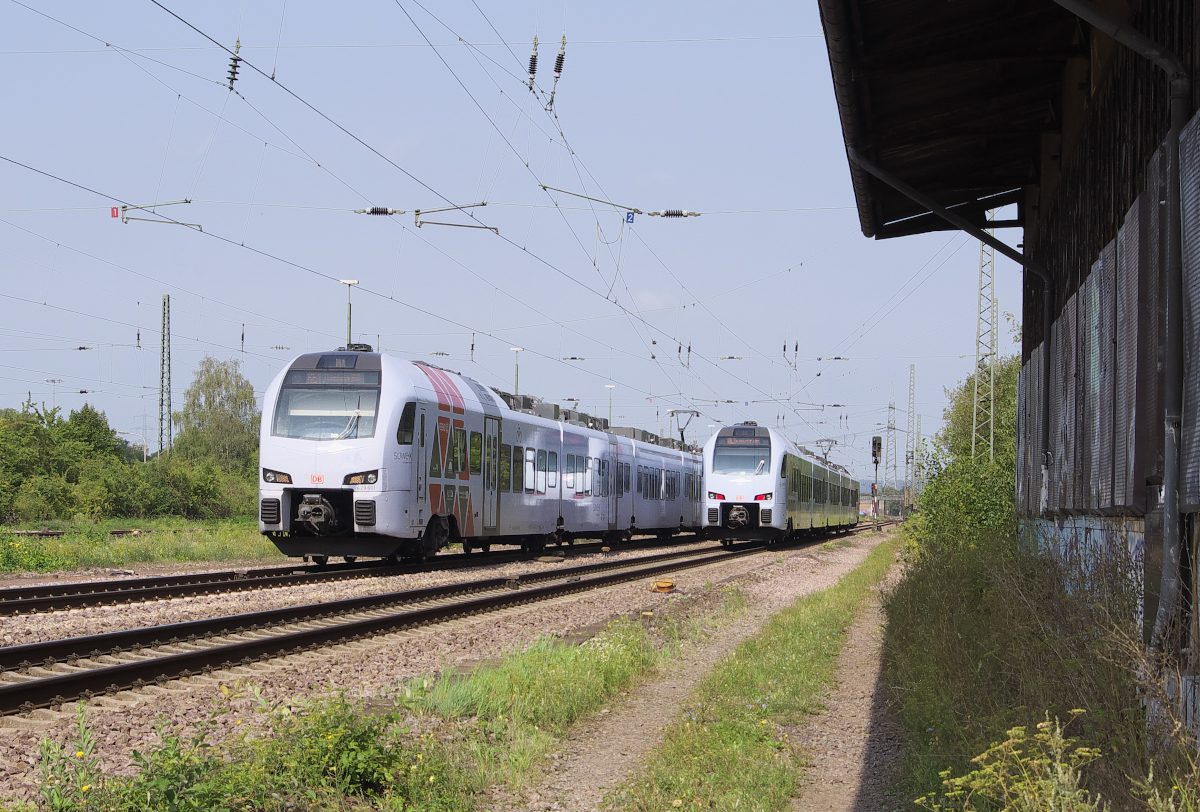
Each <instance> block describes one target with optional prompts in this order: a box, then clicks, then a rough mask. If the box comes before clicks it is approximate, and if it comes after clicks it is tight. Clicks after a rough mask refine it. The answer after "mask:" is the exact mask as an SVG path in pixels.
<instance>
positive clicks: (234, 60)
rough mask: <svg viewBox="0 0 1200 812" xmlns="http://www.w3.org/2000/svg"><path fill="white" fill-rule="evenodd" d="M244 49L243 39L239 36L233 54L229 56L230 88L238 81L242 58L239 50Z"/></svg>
mask: <svg viewBox="0 0 1200 812" xmlns="http://www.w3.org/2000/svg"><path fill="white" fill-rule="evenodd" d="M241 50H242V40H241V38H238V40H237V42H235V43H234V45H233V56H232V57H230V58H229V89H230V90H233V83H234V82H236V81H237V76H238V63H239V62H241V61H242V58H241V57H240V56H238V52H239V51H241Z"/></svg>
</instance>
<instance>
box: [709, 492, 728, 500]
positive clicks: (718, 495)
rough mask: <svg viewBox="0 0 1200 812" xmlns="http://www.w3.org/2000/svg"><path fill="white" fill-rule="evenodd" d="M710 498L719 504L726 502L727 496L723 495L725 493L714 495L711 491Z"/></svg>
mask: <svg viewBox="0 0 1200 812" xmlns="http://www.w3.org/2000/svg"><path fill="white" fill-rule="evenodd" d="M708 498H709V499H716V500H717V501H718V502H724V501H725V494H723V493H713V492H712V491H709V492H708Z"/></svg>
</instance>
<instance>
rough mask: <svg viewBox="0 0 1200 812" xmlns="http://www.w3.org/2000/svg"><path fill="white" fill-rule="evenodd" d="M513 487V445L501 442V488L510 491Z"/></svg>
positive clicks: (506, 491) (505, 491)
mask: <svg viewBox="0 0 1200 812" xmlns="http://www.w3.org/2000/svg"><path fill="white" fill-rule="evenodd" d="M510 487H512V446H510V445H505V444H504V443H501V444H500V490H501V491H503V492H504V493H508V490H509V488H510Z"/></svg>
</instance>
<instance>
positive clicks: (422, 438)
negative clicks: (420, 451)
mask: <svg viewBox="0 0 1200 812" xmlns="http://www.w3.org/2000/svg"><path fill="white" fill-rule="evenodd" d="M424 447H425V415H421V448H424Z"/></svg>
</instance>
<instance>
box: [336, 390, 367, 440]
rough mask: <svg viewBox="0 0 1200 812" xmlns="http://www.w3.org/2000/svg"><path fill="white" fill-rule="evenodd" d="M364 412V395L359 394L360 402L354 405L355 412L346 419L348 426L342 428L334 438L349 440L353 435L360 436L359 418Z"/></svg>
mask: <svg viewBox="0 0 1200 812" xmlns="http://www.w3.org/2000/svg"><path fill="white" fill-rule="evenodd" d="M361 414H362V395H359V396H358V404H357V405H356V406H355V407H354V413H353V414H352V415H350V419H349V420H347V421H346V428H344V429H342V431H341V433H340V434H338V436H337V437H336V438H334V439H337V440H348V439H350V438H351V437H357V436H358V418H359V415H361Z"/></svg>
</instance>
